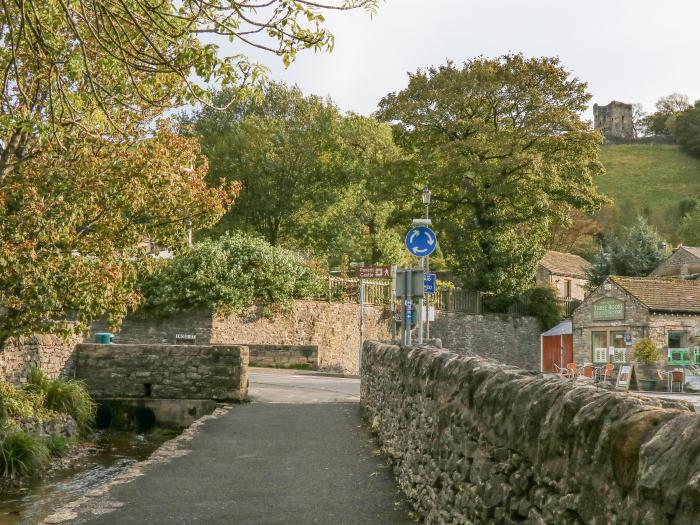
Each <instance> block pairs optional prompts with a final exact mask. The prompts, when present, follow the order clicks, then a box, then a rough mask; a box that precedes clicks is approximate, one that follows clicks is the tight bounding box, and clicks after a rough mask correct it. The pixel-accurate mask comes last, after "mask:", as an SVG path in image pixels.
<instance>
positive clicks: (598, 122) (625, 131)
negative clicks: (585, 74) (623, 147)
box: [593, 100, 634, 139]
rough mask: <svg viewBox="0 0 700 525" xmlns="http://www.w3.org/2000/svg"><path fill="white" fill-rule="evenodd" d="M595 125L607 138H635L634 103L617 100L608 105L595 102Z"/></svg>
mask: <svg viewBox="0 0 700 525" xmlns="http://www.w3.org/2000/svg"><path fill="white" fill-rule="evenodd" d="M593 126H594V128H595V129H597V130H599V131H601V132H602V133H603V135H605V137H606V138H619V139H633V138H634V126H633V122H632V104H625V103H624V102H617V101H615V100H613V101H612V102H611V103H610V104H608V105H607V106H599V105H598V104H593Z"/></svg>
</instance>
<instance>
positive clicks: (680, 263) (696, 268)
mask: <svg viewBox="0 0 700 525" xmlns="http://www.w3.org/2000/svg"><path fill="white" fill-rule="evenodd" d="M649 275H650V276H651V277H682V278H691V277H696V276H698V275H700V248H697V247H693V246H679V247H678V248H676V249H675V250H674V251H673V254H672V255H671V256H670V257H669V258H668V259H666V260H665V261H664V262H662V263H661V264H659V265H658V266H657V267H656V268H655V269H654V271H653V272H651V274H649Z"/></svg>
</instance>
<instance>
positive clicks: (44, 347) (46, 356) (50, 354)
mask: <svg viewBox="0 0 700 525" xmlns="http://www.w3.org/2000/svg"><path fill="white" fill-rule="evenodd" d="M80 341H82V337H81V336H73V337H69V338H67V339H61V338H60V337H58V336H55V335H51V334H48V335H32V336H29V337H17V338H15V337H12V338H10V339H8V340H7V341H6V342H5V344H4V345H3V347H2V350H1V351H0V380H4V381H8V382H10V383H25V382H26V381H27V372H28V371H29V367H30V365H34V366H37V367H39V368H40V369H41V370H42V371H43V372H44V374H46V376H47V377H49V378H50V379H55V378H57V377H59V376H61V377H69V378H70V377H73V376H74V374H75V361H74V359H73V349H74V347H75V345H76V344H77V343H79V342H80Z"/></svg>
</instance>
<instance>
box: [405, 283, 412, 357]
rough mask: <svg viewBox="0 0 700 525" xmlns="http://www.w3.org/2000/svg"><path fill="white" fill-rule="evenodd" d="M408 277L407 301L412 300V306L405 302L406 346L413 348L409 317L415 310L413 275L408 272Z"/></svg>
mask: <svg viewBox="0 0 700 525" xmlns="http://www.w3.org/2000/svg"><path fill="white" fill-rule="evenodd" d="M405 275H406V299H410V301H411V303H410V306H407V305H406V303H405V302H404V308H403V309H404V321H405V322H404V325H405V326H406V346H411V343H412V341H411V320H410V317H409V314H408V312H409V310H410V309H411V308H413V273H412V272H410V271H408V272H406V273H405Z"/></svg>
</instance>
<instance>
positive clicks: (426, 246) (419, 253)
mask: <svg viewBox="0 0 700 525" xmlns="http://www.w3.org/2000/svg"><path fill="white" fill-rule="evenodd" d="M405 242H406V248H408V251H409V252H411V255H415V256H416V257H425V256H427V255H430V254H431V253H433V252H434V251H435V248H437V237H435V232H434V231H433V230H431V229H430V228H428V227H427V226H416V227H415V228H411V229H410V230H409V231H408V234H406V241H405Z"/></svg>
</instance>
